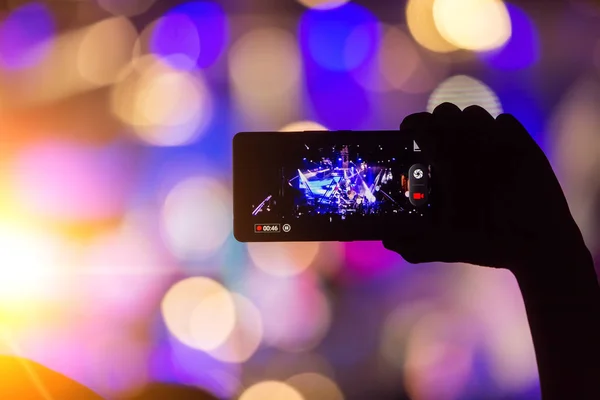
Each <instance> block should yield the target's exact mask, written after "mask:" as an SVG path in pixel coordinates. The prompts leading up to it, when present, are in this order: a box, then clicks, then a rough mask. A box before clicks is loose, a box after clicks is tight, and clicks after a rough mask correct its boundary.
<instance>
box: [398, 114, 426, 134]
mask: <svg viewBox="0 0 600 400" xmlns="http://www.w3.org/2000/svg"><path fill="white" fill-rule="evenodd" d="M432 119H433V116H432V115H431V114H430V113H428V112H421V113H416V114H411V115H409V116H407V117H406V118H404V120H403V121H402V123H401V124H400V130H405V129H406V130H422V129H425V128H427V127H429V125H431V122H432Z"/></svg>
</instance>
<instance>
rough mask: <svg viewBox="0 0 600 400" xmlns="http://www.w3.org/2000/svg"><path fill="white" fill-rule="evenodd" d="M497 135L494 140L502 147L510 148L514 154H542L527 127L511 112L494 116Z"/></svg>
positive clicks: (528, 155)
mask: <svg viewBox="0 0 600 400" xmlns="http://www.w3.org/2000/svg"><path fill="white" fill-rule="evenodd" d="M496 121H497V126H498V128H499V132H498V133H499V135H498V136H497V137H496V138H495V141H496V142H497V143H498V144H500V145H501V146H503V147H506V148H510V150H511V151H512V152H513V154H514V156H525V157H531V156H532V155H534V153H538V156H539V155H540V154H539V153H542V154H543V151H542V149H540V147H539V146H538V145H537V143H536V142H535V140H534V139H533V137H531V135H530V134H529V132H528V131H527V129H525V127H524V126H523V125H522V124H521V123H520V122H519V121H518V120H517V119H516V118H515V117H514V116H513V115H511V114H501V115H499V116H498V118H496Z"/></svg>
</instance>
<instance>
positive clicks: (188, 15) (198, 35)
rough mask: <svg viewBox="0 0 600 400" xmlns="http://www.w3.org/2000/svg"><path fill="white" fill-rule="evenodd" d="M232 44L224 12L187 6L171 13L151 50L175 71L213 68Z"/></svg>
mask: <svg viewBox="0 0 600 400" xmlns="http://www.w3.org/2000/svg"><path fill="white" fill-rule="evenodd" d="M228 41H229V25H228V23H227V17H226V15H225V12H224V11H223V9H222V8H221V6H219V5H218V4H215V3H209V2H190V3H184V4H182V5H179V6H177V7H174V8H172V9H171V10H170V11H168V12H167V13H166V14H165V16H164V18H162V19H161V20H160V21H159V22H158V23H157V25H156V27H155V29H154V31H153V32H152V37H151V40H150V48H151V50H152V52H153V53H154V54H157V55H159V56H162V57H165V58H166V59H167V61H168V62H169V63H171V64H172V65H173V66H174V67H175V68H181V69H188V68H189V64H190V62H191V64H192V65H193V66H196V67H198V68H207V67H210V66H211V65H213V64H214V63H215V62H216V61H217V60H218V59H219V57H220V56H221V55H222V54H223V51H224V50H225V47H226V45H227V42H228Z"/></svg>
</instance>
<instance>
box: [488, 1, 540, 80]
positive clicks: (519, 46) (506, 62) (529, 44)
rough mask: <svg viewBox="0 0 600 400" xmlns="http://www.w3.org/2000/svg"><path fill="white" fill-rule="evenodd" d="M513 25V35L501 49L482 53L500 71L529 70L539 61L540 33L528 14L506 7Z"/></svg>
mask: <svg viewBox="0 0 600 400" xmlns="http://www.w3.org/2000/svg"><path fill="white" fill-rule="evenodd" d="M506 7H507V9H508V12H509V14H510V20H511V24H512V35H511V37H510V39H509V41H508V42H507V43H506V44H505V45H504V46H503V47H502V48H500V49H497V50H494V51H490V52H485V53H481V55H480V57H481V59H482V60H483V61H484V62H485V63H487V64H489V65H490V66H491V67H493V68H496V69H500V70H519V69H525V68H528V67H530V66H532V65H534V64H535V63H537V62H538V61H539V58H540V41H539V37H538V32H537V29H536V27H535V25H534V24H533V22H532V21H531V20H530V19H529V17H528V16H527V14H526V13H525V12H524V11H523V10H521V9H520V8H518V7H517V6H514V5H512V4H507V5H506Z"/></svg>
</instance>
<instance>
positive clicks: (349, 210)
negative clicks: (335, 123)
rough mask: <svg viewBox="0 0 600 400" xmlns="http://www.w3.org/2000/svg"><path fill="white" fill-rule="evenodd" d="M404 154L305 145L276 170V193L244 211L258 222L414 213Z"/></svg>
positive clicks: (362, 147)
mask: <svg viewBox="0 0 600 400" xmlns="http://www.w3.org/2000/svg"><path fill="white" fill-rule="evenodd" d="M411 150H412V149H411ZM402 153H403V152H401V151H399V149H397V148H393V147H392V146H384V145H380V144H372V145H367V144H362V145H358V144H350V145H348V144H341V145H328V146H310V145H309V144H306V143H304V144H303V151H298V149H296V151H293V152H291V154H293V159H288V160H286V162H285V163H286V164H287V165H285V166H279V167H278V168H277V170H278V171H277V173H278V176H279V179H278V183H279V184H278V187H277V188H276V190H271V191H269V192H265V193H263V196H260V197H259V198H257V199H256V203H255V204H252V206H251V209H250V210H248V211H249V212H251V213H252V215H253V216H255V217H260V219H261V220H264V219H265V218H267V217H269V216H271V215H273V216H275V215H276V216H278V217H284V218H286V217H287V218H293V219H295V220H299V219H305V218H315V217H321V218H319V219H322V217H324V216H328V217H330V218H329V219H330V220H331V221H333V220H334V219H336V220H339V219H342V220H344V219H346V218H352V217H357V218H358V217H365V216H385V215H394V214H398V213H409V212H411V213H412V212H417V211H416V209H415V207H414V206H413V205H412V204H411V202H410V200H409V198H408V185H409V177H408V172H409V169H410V167H411V165H412V164H411V163H407V162H406V161H407V160H403V159H402V158H403V157H401V155H402ZM423 173H424V174H429V171H424V172H423ZM269 175H270V174H269ZM271 176H272V175H271ZM271 179H272V178H271ZM273 189H275V187H273Z"/></svg>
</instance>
